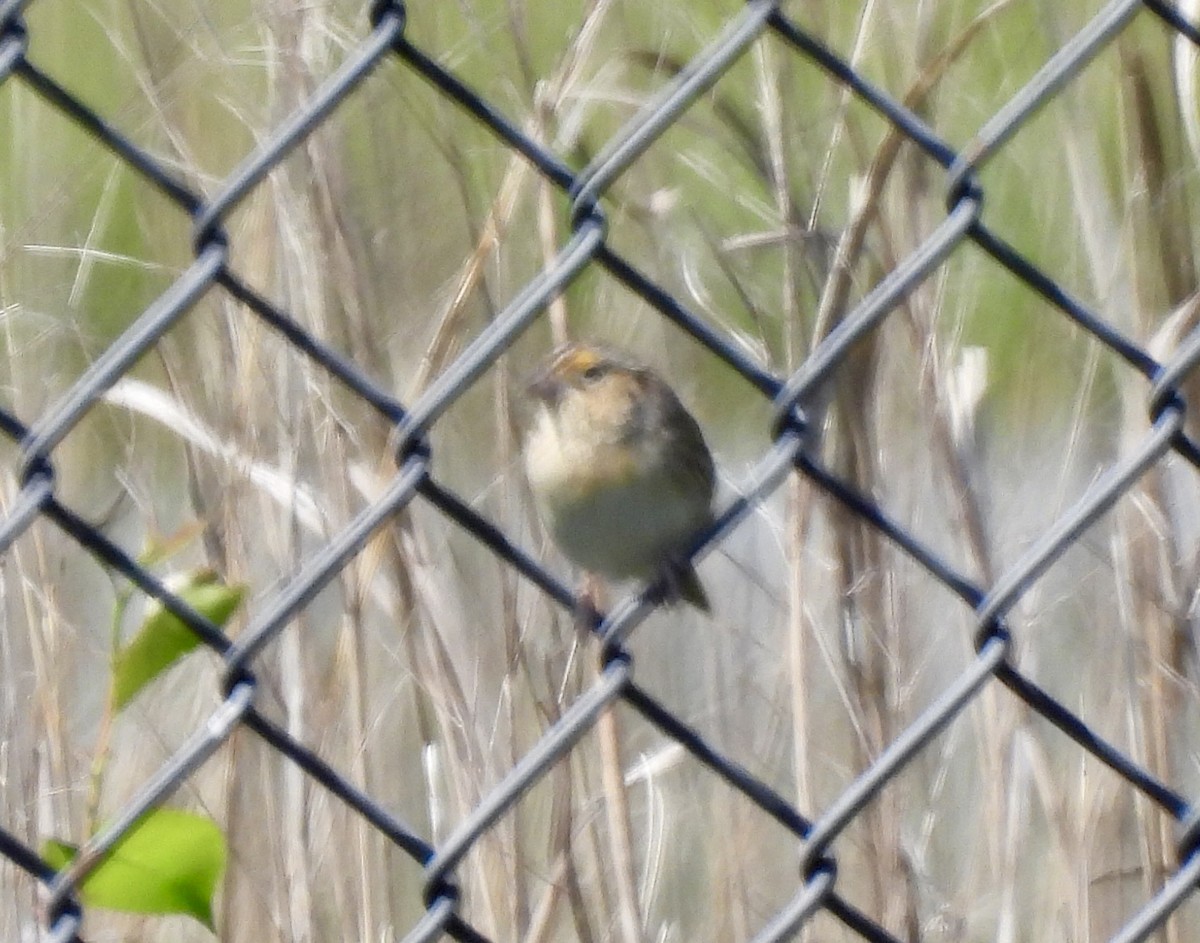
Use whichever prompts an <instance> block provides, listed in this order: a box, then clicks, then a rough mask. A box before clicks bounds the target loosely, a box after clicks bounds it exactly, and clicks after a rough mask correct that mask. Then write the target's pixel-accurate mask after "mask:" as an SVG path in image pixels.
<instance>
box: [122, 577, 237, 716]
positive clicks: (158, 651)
mask: <svg viewBox="0 0 1200 943" xmlns="http://www.w3.org/2000/svg"><path fill="white" fill-rule="evenodd" d="M178 594H179V597H180V598H181V599H183V600H184V602H186V603H187V604H188V605H189V606H191V607H192V608H193V609H195V610H196V611H197V612H198V613H200V614H201V615H202V616H204V617H205V618H207V619H208V620H209V621H211V622H212V623H213V624H215V625H224V624H225V622H226V621H228V619H229V617H230V616H231V615H233V613H234V610H236V609H237V607H238V605H239V604H240V603H241V601H242V596H243V595H244V594H245V587H243V586H226V585H225V584H224V583H221V582H220V581H218V580H217V578H216V577H215V576H214V575H213V574H212V573H211V572H208V571H204V572H200V573H197V574H194V575H193V576H192V577H191V578H190V581H189V582H188V584H187V585H185V586H184V587H183V588H182V589H180V590H178ZM199 644H200V640H199V638H197V637H196V635H195V634H194V633H193V632H192V630H191V629H189V628H188V627H187V626H186V625H184V624H183V623H182V622H181V621H179V619H178V618H177V617H176V616H175V615H174V614H173V613H171V612H168V611H167V610H166V609H164V608H163V606H162V604H161V603H159V602H155V603H153V604H152V606H151V608H150V613H149V615H147V616H146V621H145V622H143V623H142V626H141V628H140V629H138V631H137V632H136V633H135V634H134V636H133V638H131V639H130V640H129V641H128V642H127V643H126V644H125V645H123V646H122V647H121V650H120V651H119V652H117V657H116V661H115V664H114V666H113V707H114V708H115V709H116V710H118V711H119V710H121V709H122V708H123V707H125V705H127V704H128V703H129V702H130V701H132V700H133V699H134V698H135V697H137V695H138V693H139V692H140V691H141V690H142V688H144V687H145V686H146V685H147V684H149V683H150V682H151V681H153V680H154V679H155V678H157V677H158V676H159V675H160V674H162V673H163V672H164V671H166V670H167V669H168V668H169V667H171V665H173V664H174V663H175V662H176V661H178V660H179V659H180V658H182V657H183V656H184V655H186V654H187V653H188V652H190V651H191V650H192V649H193V648H195V647H196V646H197V645H199Z"/></svg>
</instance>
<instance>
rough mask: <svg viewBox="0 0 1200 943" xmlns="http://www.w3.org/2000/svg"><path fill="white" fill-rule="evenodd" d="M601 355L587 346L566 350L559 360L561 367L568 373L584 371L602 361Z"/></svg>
mask: <svg viewBox="0 0 1200 943" xmlns="http://www.w3.org/2000/svg"><path fill="white" fill-rule="evenodd" d="M601 359H602V358H601V357H600V355H599V354H598V353H597V352H596V351H594V350H589V349H588V348H586V347H583V348H574V349H572V350H568V351H566V352H565V353H564V354H563V355H562V358H561V359H560V360H559V362H558V366H559V369H561V370H563V371H565V372H567V373H582V372H583V371H584V370H586V369H588V368H589V367H594V366H595V365H596V364H598V363H600V362H601Z"/></svg>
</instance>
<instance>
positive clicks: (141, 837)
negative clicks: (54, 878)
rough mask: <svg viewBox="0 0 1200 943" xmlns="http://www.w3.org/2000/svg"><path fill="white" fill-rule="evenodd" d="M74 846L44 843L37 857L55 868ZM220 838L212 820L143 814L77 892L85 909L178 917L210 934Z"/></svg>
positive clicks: (221, 862) (220, 867) (222, 852)
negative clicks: (193, 920)
mask: <svg viewBox="0 0 1200 943" xmlns="http://www.w3.org/2000/svg"><path fill="white" fill-rule="evenodd" d="M77 852H78V848H76V847H75V846H74V845H69V844H67V843H66V842H60V841H55V840H50V841H48V842H46V843H45V844H44V845H43V846H42V857H43V858H44V859H45V860H46V862H47V863H48V864H49V865H50V866H51V867H53V868H55V869H56V870H60V869H62V868H64V867H66V865H68V864H69V863H70V862H71V861H72V860H74V858H75V855H76V854H77ZM225 857H226V849H225V838H224V836H223V835H222V834H221V830H220V829H219V828H218V827H217V825H216V823H215V822H213V821H212V819H208V818H205V817H204V816H201V815H193V814H192V813H190V812H182V811H180V810H179V809H155V810H153V811H151V812H148V813H146V815H145V816H143V817H142V819H141V821H139V822H138V823H137V824H136V825H135V826H134V827H133V830H132V831H131V832H130V833H129V835H128V837H127V838H126V839H125V840H124V841H123V842H121V843H120V844H119V845H118V846H117V847H116V850H115V851H113V853H112V855H111V856H110V857H109V858H107V859H106V860H105V861H104V862H102V863H101V864H100V866H99V867H97V868H96V870H95V871H93V872H92V873H91V874H90V875H88V877H87V879H86V880H85V881H84V882H83V886H82V887H81V888H80V898H81V899H82V901H83V903H84V904H85V905H86V906H89V907H102V908H104V909H107V910H120V911H123V912H125V913H135V914H183V915H186V916H189V917H195V918H196V919H197V920H199V921H200V922H201V923H203V924H204V925H205V926H206V927H208V928H209V929H210V930H215V924H214V921H213V909H212V901H213V894H214V893H215V892H216V889H217V884H218V882H219V881H220V880H221V875H222V874H223V873H224V871H225Z"/></svg>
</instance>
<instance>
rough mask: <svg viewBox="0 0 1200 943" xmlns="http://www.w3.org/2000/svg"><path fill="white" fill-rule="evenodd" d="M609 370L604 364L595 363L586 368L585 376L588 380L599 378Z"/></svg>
mask: <svg viewBox="0 0 1200 943" xmlns="http://www.w3.org/2000/svg"><path fill="white" fill-rule="evenodd" d="M607 372H608V369H607V368H606V367H605V366H604V364H602V363H594V364H592V365H591V366H589V367H586V368H584V371H583V378H584V379H585V380H588V381H591V380H599V379H600V378H601V377H602V376H604V374H605V373H607Z"/></svg>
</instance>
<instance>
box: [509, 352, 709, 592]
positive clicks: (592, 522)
mask: <svg viewBox="0 0 1200 943" xmlns="http://www.w3.org/2000/svg"><path fill="white" fill-rule="evenodd" d="M529 393H530V396H531V397H532V399H533V400H534V402H535V415H534V418H533V422H532V425H531V428H530V430H529V434H528V436H527V438H526V442H525V468H526V472H527V474H528V476H529V484H530V487H531V488H532V490H533V495H534V498H535V499H536V501H537V503H538V507H539V510H540V512H541V515H542V519H543V521H544V522H545V524H546V527H547V528H548V529H549V531H550V534H551V536H552V537H553V538H554V541H555V543H557V544H558V546H559V548H560V549H561V550H562V552H563V553H564V554H566V556H567V557H568V558H570V559H571V560H572V561H573V562H575V563H576V564H578V565H579V566H580V567H582V568H583V569H584V570H587V571H589V572H592V573H597V574H599V575H601V576H605V577H608V578H610V579H618V580H620V579H639V580H651V579H654V578H655V577H659V576H663V577H665V579H666V585H667V590H668V595H669V597H671V598H673V599H683V600H686V601H687V602H689V603H691V604H692V605H694V606H696V607H698V608H699V609H701V610H703V611H705V612H708V611H709V602H708V596H707V595H706V594H705V592H704V587H703V586H701V584H700V580H699V578H698V577H697V576H696V571H695V570H693V569H692V567H691V565H690V564H689V563H688V562H687V560H686V559H684V552H685V551H686V549H687V545H688V542H689V541H690V540H691V539H692V538H693V537H695V536H696V535H697V533H698V532H699V531H701V530H702V529H703V528H704V527H706V526H707V525H708V524H710V523H711V522H712V520H713V514H712V500H713V489H714V484H715V481H716V474H715V471H714V468H713V459H712V454H711V453H710V452H709V450H708V446H707V445H706V444H705V442H704V436H703V434H702V433H701V431H700V426H699V425H698V424H697V423H696V420H695V419H694V418H692V415H691V413H689V412H688V411H687V410H686V409H685V408H684V406H683V404H682V403H680V401H679V398H678V397H677V396H676V395H675V392H674V391H673V390H672V389H671V388H670V387H669V386H668V385H667V384H666V383H665V382H664V381H663V380H662V379H661V378H660V377H659V376H658V375H657V374H656V373H654V371H652V370H650V369H649V368H648V367H646V366H645V365H644V364H641V363H639V362H638V361H637V360H635V359H634V358H632V357H630V356H629V355H627V354H625V353H623V352H621V351H618V350H614V349H612V348H608V347H603V346H599V345H592V344H580V343H572V344H566V345H564V346H562V347H559V348H558V349H557V350H555V351H554V353H552V354H551V355H550V357H549V358H548V359H547V360H546V361H545V362H544V363H543V364H542V366H541V368H540V369H539V370H538V372H537V374H536V375H535V377H534V379H533V381H532V382H531V383H530V385H529Z"/></svg>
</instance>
